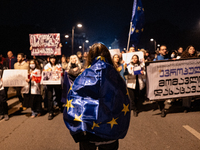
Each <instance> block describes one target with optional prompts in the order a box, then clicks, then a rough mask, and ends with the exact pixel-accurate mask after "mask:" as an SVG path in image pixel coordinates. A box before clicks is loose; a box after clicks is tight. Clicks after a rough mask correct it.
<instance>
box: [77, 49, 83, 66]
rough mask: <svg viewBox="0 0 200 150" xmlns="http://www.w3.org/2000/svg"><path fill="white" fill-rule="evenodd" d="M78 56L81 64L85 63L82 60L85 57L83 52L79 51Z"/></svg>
mask: <svg viewBox="0 0 200 150" xmlns="http://www.w3.org/2000/svg"><path fill="white" fill-rule="evenodd" d="M76 55H77V57H78V59H79V61H80V63H83V58H82V57H83V56H82V53H81V51H78V52H77V53H76Z"/></svg>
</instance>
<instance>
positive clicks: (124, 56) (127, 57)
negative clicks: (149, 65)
mask: <svg viewBox="0 0 200 150" xmlns="http://www.w3.org/2000/svg"><path fill="white" fill-rule="evenodd" d="M133 55H138V57H139V60H140V63H144V53H143V52H132V53H124V54H122V59H123V60H124V62H125V63H126V64H129V63H130V62H131V59H132V57H133Z"/></svg>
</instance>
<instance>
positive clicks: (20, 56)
mask: <svg viewBox="0 0 200 150" xmlns="http://www.w3.org/2000/svg"><path fill="white" fill-rule="evenodd" d="M14 69H25V70H28V69H29V66H28V63H26V62H25V61H24V54H23V53H19V54H18V55H17V62H16V63H15V64H14ZM15 89H16V91H17V94H16V95H17V97H18V98H19V101H20V102H21V103H23V101H24V98H23V97H22V94H21V89H22V87H16V88H15ZM20 109H21V110H26V107H23V105H21V106H20Z"/></svg>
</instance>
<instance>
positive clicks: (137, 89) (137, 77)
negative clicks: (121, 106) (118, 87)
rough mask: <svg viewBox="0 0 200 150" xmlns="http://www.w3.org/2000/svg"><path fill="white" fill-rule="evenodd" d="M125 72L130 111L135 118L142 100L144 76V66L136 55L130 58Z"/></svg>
mask: <svg viewBox="0 0 200 150" xmlns="http://www.w3.org/2000/svg"><path fill="white" fill-rule="evenodd" d="M126 71H127V73H126V74H127V75H126V80H127V82H126V83H127V88H128V93H129V97H130V98H129V99H130V102H131V109H132V110H133V115H134V116H135V117H137V116H138V109H139V108H140V106H141V104H142V101H143V100H144V94H145V93H144V88H145V82H144V79H145V74H146V72H145V68H144V66H143V65H142V64H141V63H140V61H139V57H138V55H133V56H132V59H131V62H130V64H128V65H127V70H126Z"/></svg>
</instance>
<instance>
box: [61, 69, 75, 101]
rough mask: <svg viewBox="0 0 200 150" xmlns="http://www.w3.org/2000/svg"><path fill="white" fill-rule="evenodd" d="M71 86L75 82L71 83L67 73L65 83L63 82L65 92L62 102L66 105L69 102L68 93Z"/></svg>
mask: <svg viewBox="0 0 200 150" xmlns="http://www.w3.org/2000/svg"><path fill="white" fill-rule="evenodd" d="M71 84H73V81H71V80H70V79H69V77H68V74H67V72H65V74H64V82H63V92H62V99H61V102H62V103H64V104H65V103H66V102H67V101H66V100H67V92H68V91H69V89H70V86H71Z"/></svg>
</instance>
